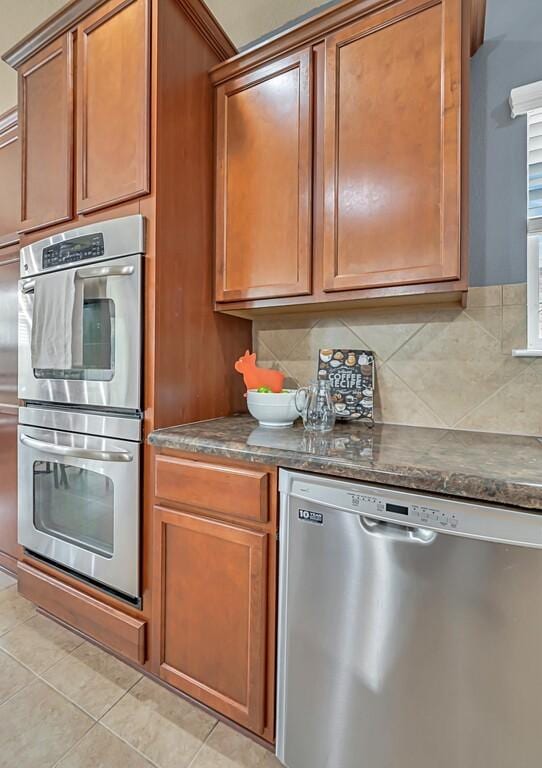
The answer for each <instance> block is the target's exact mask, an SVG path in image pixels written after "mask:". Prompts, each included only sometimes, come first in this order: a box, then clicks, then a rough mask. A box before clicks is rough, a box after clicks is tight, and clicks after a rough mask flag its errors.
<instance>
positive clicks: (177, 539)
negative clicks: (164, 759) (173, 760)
mask: <svg viewBox="0 0 542 768" xmlns="http://www.w3.org/2000/svg"><path fill="white" fill-rule="evenodd" d="M154 520H155V528H154V536H153V538H154V554H153V562H154V577H153V589H154V592H153V595H154V596H153V605H155V606H156V610H157V613H158V611H159V612H160V620H158V617H157V620H156V621H155V622H154V633H155V638H154V639H155V642H154V643H153V646H154V648H155V653H156V654H159V658H158V659H155V662H154V667H155V670H154V671H156V672H157V673H158V674H159V675H160V677H161V678H162V679H163V680H165V681H166V682H167V683H169V684H170V685H173V686H175V687H177V688H179V689H180V690H182V691H184V692H185V693H187V694H188V695H189V696H192V697H193V698H195V699H197V700H199V701H201V702H203V703H204V704H206V705H207V706H209V707H212V708H213V709H215V710H217V711H218V712H221V713H222V714H224V715H225V716H226V717H229V718H231V719H232V720H234V721H235V722H237V723H239V724H240V725H243V726H245V727H246V728H249V729H251V730H253V731H255V732H256V733H262V732H263V727H264V716H265V669H266V642H267V640H266V628H267V619H266V607H267V606H266V601H267V562H268V561H267V558H268V536H267V534H266V533H264V532H259V531H253V530H248V529H245V528H242V527H239V526H237V525H232V524H229V523H222V522H219V521H216V520H210V519H207V518H204V517H197V516H194V515H190V514H186V513H184V512H175V511H173V510H168V509H164V508H162V507H156V508H155V510H154Z"/></svg>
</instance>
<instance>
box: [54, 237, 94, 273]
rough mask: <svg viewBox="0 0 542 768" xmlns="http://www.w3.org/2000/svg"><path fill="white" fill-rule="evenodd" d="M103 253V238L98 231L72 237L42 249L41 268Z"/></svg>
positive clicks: (73, 261)
mask: <svg viewBox="0 0 542 768" xmlns="http://www.w3.org/2000/svg"><path fill="white" fill-rule="evenodd" d="M104 253H105V247H104V238H103V235H102V234H101V232H100V233H96V234H92V235H86V236H85V237H74V238H73V239H72V240H63V241H62V242H61V243H55V244H54V245H49V246H47V247H46V248H44V249H43V251H42V269H52V268H53V267H60V266H63V265H64V264H72V263H75V262H78V261H84V260H86V259H99V258H101V257H102V256H103V255H104Z"/></svg>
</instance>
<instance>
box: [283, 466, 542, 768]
mask: <svg viewBox="0 0 542 768" xmlns="http://www.w3.org/2000/svg"><path fill="white" fill-rule="evenodd" d="M280 492H281V534H280V537H281V541H280V555H281V563H280V596H279V658H278V668H279V687H278V701H277V755H278V757H279V759H280V760H281V761H282V762H283V763H284V764H285V765H286V766H288V768H540V766H541V765H542V726H541V724H540V701H541V698H542V551H541V547H542V516H539V515H537V514H529V513H525V512H519V511H516V510H512V509H505V508H502V507H499V506H496V505H479V504H474V503H469V502H467V501H461V500H457V501H455V500H450V499H448V498H445V497H439V496H427V495H418V494H416V493H409V492H403V491H398V490H397V491H396V490H394V489H390V488H387V487H376V486H370V485H363V484H361V483H352V482H348V481H343V480H334V479H329V478H320V477H318V476H315V475H307V474H303V473H299V472H286V471H281V475H280Z"/></svg>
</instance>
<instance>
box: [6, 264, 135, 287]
mask: <svg viewBox="0 0 542 768" xmlns="http://www.w3.org/2000/svg"><path fill="white" fill-rule="evenodd" d="M134 271H135V269H134V266H133V264H126V265H125V266H123V267H119V266H113V267H80V268H79V269H78V270H76V272H75V276H76V277H77V279H78V280H92V279H96V278H99V277H124V276H126V275H128V276H129V275H133V274H134ZM35 287H36V281H35V280H26V281H25V282H24V283H23V284H22V288H21V290H22V292H23V293H33V291H34V289H35Z"/></svg>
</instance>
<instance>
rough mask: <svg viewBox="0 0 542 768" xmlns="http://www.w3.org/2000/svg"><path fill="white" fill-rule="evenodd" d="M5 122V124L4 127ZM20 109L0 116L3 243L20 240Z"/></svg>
mask: <svg viewBox="0 0 542 768" xmlns="http://www.w3.org/2000/svg"><path fill="white" fill-rule="evenodd" d="M2 126H4V127H2ZM19 146H20V142H19V130H18V126H17V112H16V110H13V111H12V112H10V113H9V114H6V115H3V116H0V247H2V246H5V245H14V244H15V243H17V242H18V241H19V235H18V234H17V232H18V231H19V229H20V227H21V220H20V210H21V204H20V195H21V159H20V151H19Z"/></svg>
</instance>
